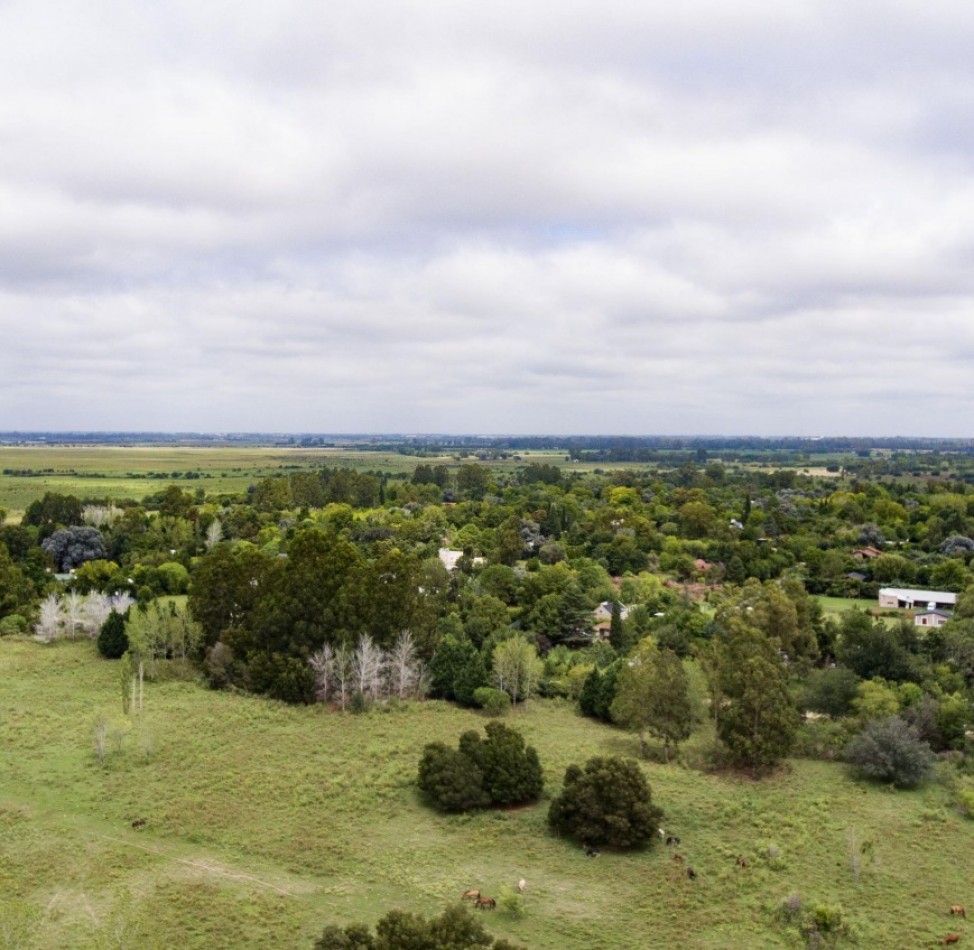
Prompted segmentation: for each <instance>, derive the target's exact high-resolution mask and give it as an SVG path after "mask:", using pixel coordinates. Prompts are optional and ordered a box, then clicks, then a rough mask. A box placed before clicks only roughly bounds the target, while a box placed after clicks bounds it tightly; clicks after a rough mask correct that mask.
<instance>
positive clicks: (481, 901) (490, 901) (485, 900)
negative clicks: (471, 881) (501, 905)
mask: <svg viewBox="0 0 974 950" xmlns="http://www.w3.org/2000/svg"><path fill="white" fill-rule="evenodd" d="M474 906H476V907H479V908H480V909H481V910H493V909H494V908H495V907H496V906H497V901H495V900H494V898H493V897H478V898H477V900H476V901H475V902H474Z"/></svg>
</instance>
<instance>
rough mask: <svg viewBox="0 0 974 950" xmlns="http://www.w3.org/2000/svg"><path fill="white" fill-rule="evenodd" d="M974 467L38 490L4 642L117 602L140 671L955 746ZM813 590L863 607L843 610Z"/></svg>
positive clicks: (973, 658)
mask: <svg viewBox="0 0 974 950" xmlns="http://www.w3.org/2000/svg"><path fill="white" fill-rule="evenodd" d="M857 461H858V462H860V463H863V464H865V462H864V460H862V459H861V458H859V457H858V456H857V457H854V458H853V459H852V464H853V465H855V463H856V462H857ZM927 461H929V459H927ZM965 463H966V459H965V458H964V457H962V456H958V457H957V458H956V460H955V463H954V464H955V469H956V470H948V471H946V472H944V473H942V474H941V475H940V476H938V477H936V478H934V477H930V476H926V477H922V478H921V477H905V476H896V477H893V476H884V475H882V474H876V473H872V474H865V475H860V474H857V473H856V472H855V471H846V470H844V471H843V472H842V473H841V474H838V475H832V474H828V475H826V476H816V475H811V474H807V473H804V472H802V471H800V470H796V469H792V468H780V469H755V468H748V467H742V466H730V465H725V464H723V463H722V462H721V461H719V460H716V459H712V460H708V461H706V462H703V463H701V464H698V463H697V462H694V461H687V462H685V463H684V464H682V465H680V466H679V467H675V468H671V469H659V468H654V469H648V468H647V469H640V468H638V467H632V468H629V469H622V470H615V471H611V472H601V473H600V472H598V471H591V472H578V471H573V470H572V469H571V467H570V466H569V467H566V466H565V465H555V464H551V463H538V462H530V463H528V464H523V465H520V466H517V467H514V468H508V469H506V470H500V469H497V468H492V467H490V466H489V465H486V464H482V463H481V462H480V461H477V460H474V459H470V458H466V459H465V458H463V457H460V458H459V459H457V460H456V461H455V462H454V463H453V464H443V463H434V462H432V461H430V462H425V461H419V462H418V463H417V464H416V465H415V466H414V468H413V470H412V472H411V474H410V473H400V474H399V475H391V474H389V473H383V472H380V471H372V472H362V471H357V470H353V469H347V468H341V467H328V466H320V467H317V468H314V469H310V470H304V471H294V472H288V473H285V474H280V475H274V476H269V477H264V478H260V479H258V480H256V481H255V482H254V483H253V484H252V485H251V486H250V488H249V490H248V491H247V492H246V493H245V494H243V495H239V496H233V495H229V496H226V495H224V496H220V497H209V496H207V495H206V493H205V492H204V490H203V489H201V488H200V489H196V490H195V491H194V492H188V491H185V490H183V489H181V488H179V487H177V486H174V485H171V486H169V487H167V488H164V489H163V490H161V491H159V492H158V493H156V494H153V495H150V496H147V497H146V498H144V499H143V501H142V503H141V504H139V503H133V502H118V503H116V501H115V500H113V499H106V498H95V499H79V498H77V497H74V496H71V495H62V494H58V493H55V492H47V493H45V494H44V496H43V497H41V498H38V499H36V500H35V501H34V502H32V503H31V504H30V505H29V506H28V507H27V509H26V511H25V512H24V514H23V517H22V518H21V520H20V523H19V524H14V523H4V524H3V525H2V526H0V631H2V632H3V633H7V634H10V633H27V632H32V633H34V634H35V636H37V637H38V638H39V639H43V640H47V641H50V640H53V639H57V638H58V637H60V636H75V635H80V634H83V633H87V635H89V636H90V637H92V638H96V637H98V635H99V634H100V633H101V631H102V627H103V626H104V625H105V621H106V620H107V619H108V617H109V616H110V615H111V614H113V613H114V614H117V615H118V616H119V617H124V618H126V620H125V624H124V633H121V635H119V634H120V631H121V629H122V628H121V627H120V621H119V619H117V618H116V620H115V621H113V623H112V624H111V625H110V626H111V630H110V632H112V631H114V640H113V643H112V645H107V640H106V637H101V638H100V639H101V640H102V641H103V642H102V651H103V653H104V655H106V656H113V657H118V656H127V657H128V659H129V662H130V663H131V664H132V665H133V668H134V669H137V670H138V672H139V680H140V682H141V678H142V676H144V675H145V673H146V669H147V666H148V670H149V675H150V676H151V675H152V670H153V669H154V668H155V664H156V663H158V662H160V661H161V662H165V661H171V660H174V659H178V660H180V661H183V662H185V663H193V664H196V665H198V668H199V669H200V670H201V671H202V672H203V674H204V676H205V677H206V679H207V681H208V682H209V683H210V685H211V686H214V687H217V688H234V689H243V690H247V691H250V692H255V693H261V694H266V695H268V696H271V697H273V698H276V699H281V700H284V701H287V702H292V703H311V702H315V701H323V702H328V703H332V704H334V705H336V706H337V707H339V708H341V709H346V708H364V707H367V706H369V705H372V704H374V703H377V702H389V701H391V700H392V699H396V700H402V699H405V698H407V697H414V696H426V695H429V696H432V697H440V698H444V699H450V700H455V701H457V702H459V703H461V704H465V705H471V706H487V705H489V706H490V708H491V710H492V711H494V712H502V711H503V710H504V709H505V708H506V706H507V705H508V704H510V703H514V704H517V703H519V702H522V701H523V700H525V699H527V698H529V697H530V696H532V695H539V696H562V697H567V698H569V699H571V700H572V701H576V702H578V704H579V708H580V710H581V711H582V712H583V713H584V714H586V715H590V716H594V717H596V718H601V719H604V720H606V721H609V722H615V723H618V724H620V725H623V726H626V727H628V728H630V729H632V730H633V731H634V732H636V733H638V735H639V738H640V742H641V747H642V749H643V751H644V753H645V752H647V749H648V747H647V745H646V741H645V740H646V736H647V735H648V736H650V737H653V738H655V739H656V740H658V741H659V742H660V743H661V744H662V751H663V753H664V754H665V755H666V756H667V757H668V756H669V754H670V752H671V750H672V749H678V746H679V743H680V742H681V741H683V740H684V739H685V738H686V737H687V735H689V733H690V730H692V729H693V728H694V724H695V722H699V721H700V720H701V719H702V718H704V717H708V718H711V719H712V720H713V723H714V725H715V727H716V730H717V735H718V737H719V739H720V747H719V749H718V752H717V756H718V760H719V761H723V762H725V763H728V764H731V765H734V766H736V767H742V768H750V769H753V770H755V771H757V772H760V771H762V770H765V769H767V768H770V767H773V766H774V764H775V763H776V762H778V761H780V759H781V758H783V757H785V756H787V755H789V754H791V753H792V752H795V751H797V752H799V753H801V754H810V755H818V756H824V757H836V756H839V755H841V754H843V752H844V751H845V750H846V749H848V748H850V746H849V742H850V740H851V739H852V738H853V737H854V736H857V735H859V734H860V733H862V732H863V731H864V730H865V729H866V728H867V727H869V726H870V725H871V724H874V723H876V722H878V721H881V720H884V719H889V718H890V717H899V719H900V720H901V721H902V722H903V723H904V724H905V726H906V727H907V732H906V733H905V735H906V736H907V738H911V737H912V739H914V740H916V741H918V742H919V743H921V746H922V748H924V749H929V750H932V751H933V752H940V753H942V752H946V751H948V750H954V751H956V752H962V751H963V750H964V749H965V748H966V744H967V741H968V739H967V732H968V729H969V726H970V720H971V713H970V710H971V699H972V692H971V689H972V683H974V596H972V595H971V594H970V593H966V594H965V593H964V592H965V590H966V588H967V587H968V585H969V584H970V583H971V558H972V556H974V540H972V536H974V489H971V488H970V487H969V486H968V485H967V484H966V482H965V479H964V475H965V474H966V473H965V470H964V466H965ZM874 467H875V464H874ZM444 549H446V550H451V551H453V552H454V553H453V555H452V557H450V558H447V557H444V556H442V555H441V551H443V550H444ZM882 585H898V586H903V587H910V588H924V589H933V590H938V591H951V592H957V593H959V594H960V597H959V600H958V603H957V607H956V611H955V612H954V615H953V616H952V617H951V618H950V620H949V622H947V623H946V624H945V625H944V626H942V627H937V628H935V629H930V630H922V631H921V630H919V629H918V628H917V627H916V626H915V625H914V621H913V616H912V613H910V612H903V611H887V612H886V615H885V616H879V614H880V613H881V612H880V611H878V610H877V609H876V606H875V605H876V595H877V592H878V590H879V588H880V587H881V586H882ZM183 595H188V597H184V596H183ZM814 595H827V596H829V597H842V598H855V599H856V601H857V603H860V604H861V605H862V608H863V609H852V610H847V611H846V612H844V613H836V612H834V611H833V612H830V613H828V614H826V613H825V612H824V611H823V609H822V605H821V602H820V601H819V599H817V598H816V597H815V596H814ZM159 598H163V600H161V601H160V600H159ZM162 604H165V607H164V608H163V607H162V606H160V605H162ZM600 604H601V605H603V607H602V610H603V612H605V611H608V612H609V617H608V620H607V622H606V618H605V614H604V613H603V622H602V623H601V624H599V623H598V618H597V616H596V615H595V613H594V610H595V608H596V607H597V606H598V605H600ZM130 605H134V607H130ZM150 607H151V609H150ZM127 641H131V643H129V642H127ZM688 674H689V677H688ZM802 714H804V715H802ZM755 723H758V725H757V726H755ZM851 748H855V746H852V747H851ZM920 772H921V774H923V772H924V770H923V769H921V770H920ZM898 777H899V776H898ZM915 778H916V776H914V777H913V779H911V780H914V779H915Z"/></svg>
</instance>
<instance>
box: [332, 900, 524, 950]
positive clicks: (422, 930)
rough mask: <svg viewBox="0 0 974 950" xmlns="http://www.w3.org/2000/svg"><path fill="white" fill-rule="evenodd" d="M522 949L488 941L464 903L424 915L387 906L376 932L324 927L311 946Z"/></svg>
mask: <svg viewBox="0 0 974 950" xmlns="http://www.w3.org/2000/svg"><path fill="white" fill-rule="evenodd" d="M443 947H449V948H450V950H524V948H523V947H519V946H517V945H515V944H513V943H510V942H509V941H507V940H503V939H498V940H495V941H491V938H490V934H489V933H487V931H486V930H485V929H484V925H483V924H482V923H481V922H480V921H479V920H476V919H475V918H474V917H473V915H472V914H471V913H470V911H469V910H467V909H466V908H465V907H460V906H453V907H447V908H446V910H444V911H443V913H442V914H440V916H439V917H433V918H430V919H427V918H425V917H421V916H420V915H419V914H413V913H410V912H409V911H403V910H390V911H389V912H388V913H387V914H386V915H385V916H384V917H383V918H382V919H381V920H380V921H379V922H378V923H377V924H376V925H375V935H373V934H372V932H371V931H370V930H369V928H368V927H367V926H365V925H363V924H351V925H350V926H348V927H344V928H342V927H339V926H338V925H336V924H330V925H329V926H327V927H325V929H324V931H323V932H322V934H321V936H320V937H319V938H318V940H317V941H316V942H315V945H314V950H436V948H443Z"/></svg>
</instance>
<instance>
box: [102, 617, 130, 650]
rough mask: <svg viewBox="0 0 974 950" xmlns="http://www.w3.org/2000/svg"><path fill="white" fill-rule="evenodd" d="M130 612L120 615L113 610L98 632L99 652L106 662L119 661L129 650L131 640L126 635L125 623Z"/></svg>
mask: <svg viewBox="0 0 974 950" xmlns="http://www.w3.org/2000/svg"><path fill="white" fill-rule="evenodd" d="M127 617H128V611H127V610H126V611H125V613H124V614H120V613H119V612H118V611H117V610H113V611H112V612H111V613H110V614H109V615H108V616H107V617H106V618H105V622H104V623H103V624H102V625H101V629H100V630H99V631H98V652H99V653H100V654H101V655H102V656H103V657H105V659H106V660H118V659H121V658H122V657H123V656H124V655H125V651H126V650H127V649H128V648H129V638H128V636H127V634H126V633H125V621H126V618H127Z"/></svg>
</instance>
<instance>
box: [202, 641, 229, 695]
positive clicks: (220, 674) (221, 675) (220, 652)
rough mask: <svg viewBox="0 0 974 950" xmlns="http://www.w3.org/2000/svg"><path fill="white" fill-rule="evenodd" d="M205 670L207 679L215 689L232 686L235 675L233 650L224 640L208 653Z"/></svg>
mask: <svg viewBox="0 0 974 950" xmlns="http://www.w3.org/2000/svg"><path fill="white" fill-rule="evenodd" d="M204 670H205V672H206V679H207V681H208V682H209V684H210V686H211V687H212V688H213V689H224V688H226V687H227V686H230V685H231V684H232V683H233V679H234V675H235V667H234V660H233V650H231V649H230V647H228V646H227V645H226V644H225V643H224V642H223V641H222V640H218V641H217V642H216V643H214V644H213V646H212V647H210V649H209V650H207V651H206V661H205V663H204Z"/></svg>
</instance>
